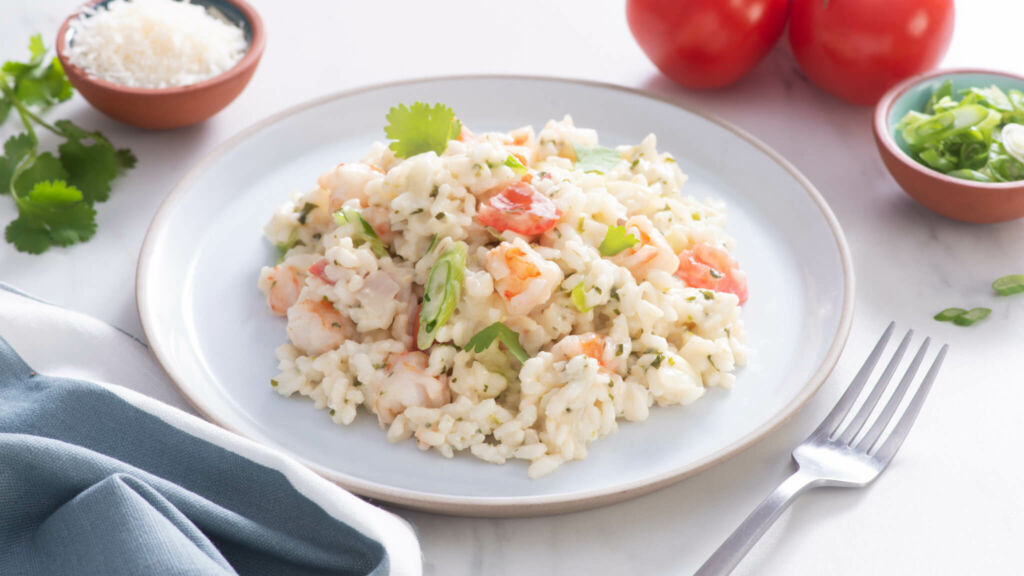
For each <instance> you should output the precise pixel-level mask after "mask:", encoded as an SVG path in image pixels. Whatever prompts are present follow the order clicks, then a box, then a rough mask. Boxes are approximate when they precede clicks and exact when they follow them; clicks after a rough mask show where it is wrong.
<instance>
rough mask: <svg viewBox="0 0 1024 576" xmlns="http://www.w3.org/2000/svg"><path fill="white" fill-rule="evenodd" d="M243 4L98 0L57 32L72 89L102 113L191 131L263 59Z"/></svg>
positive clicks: (255, 21)
mask: <svg viewBox="0 0 1024 576" xmlns="http://www.w3.org/2000/svg"><path fill="white" fill-rule="evenodd" d="M264 45H265V34H264V31H263V21H262V20H261V19H260V16H259V14H257V12H256V10H255V9H253V7H252V6H250V5H249V4H248V3H246V2H245V0H184V1H180V0H94V1H92V2H90V3H88V4H86V5H85V6H83V7H82V8H80V9H79V10H78V11H76V12H75V13H74V14H72V15H71V16H69V17H68V18H67V19H66V20H65V21H64V23H63V24H62V25H61V27H60V30H59V31H58V32H57V42H56V46H57V56H58V58H60V62H61V65H62V66H63V67H64V71H65V73H66V74H67V76H68V79H69V80H70V81H71V84H72V85H74V87H75V88H76V89H77V90H78V91H79V92H80V93H81V94H82V96H83V97H84V98H85V99H86V100H87V101H88V102H89V103H90V104H92V105H93V106H94V107H95V108H96V109H97V110H99V111H100V112H103V113H104V114H106V115H107V116H110V117H111V118H114V119H115V120H119V121H121V122H124V123H126V124H131V125H133V126H137V127H139V128H146V129H151V130H167V129H172V128H181V127H184V126H190V125H192V124H197V123H199V122H202V121H203V120H206V119H207V118H209V117H211V116H213V115H214V114H216V113H217V112H220V111H221V110H222V109H223V108H224V107H225V106H227V105H228V104H230V103H231V102H232V101H233V100H234V99H235V98H236V97H237V96H238V95H239V94H240V93H241V92H242V90H243V89H244V88H245V86H246V85H247V84H248V83H249V80H250V79H251V78H252V75H253V72H255V71H256V65H257V64H258V63H259V60H260V57H261V56H262V55H263V47H264Z"/></svg>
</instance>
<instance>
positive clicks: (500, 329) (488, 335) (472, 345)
mask: <svg viewBox="0 0 1024 576" xmlns="http://www.w3.org/2000/svg"><path fill="white" fill-rule="evenodd" d="M495 340H498V341H499V342H501V343H502V344H504V345H505V348H508V351H509V353H510V354H512V356H514V357H515V358H516V360H519V361H520V362H526V361H527V360H529V359H530V355H529V354H527V353H526V350H524V349H523V346H522V344H520V343H519V333H518V332H516V331H515V330H513V329H511V328H509V327H508V326H505V325H504V324H502V323H501V322H495V323H494V324H491V325H490V326H488V327H487V328H484V329H483V330H481V331H479V332H477V333H476V334H475V335H474V336H473V337H472V338H470V339H469V342H466V346H465V347H464V348H465V349H466V350H469V351H470V352H483V351H484V350H487V349H488V348H490V347H491V344H493V343H494V341H495Z"/></svg>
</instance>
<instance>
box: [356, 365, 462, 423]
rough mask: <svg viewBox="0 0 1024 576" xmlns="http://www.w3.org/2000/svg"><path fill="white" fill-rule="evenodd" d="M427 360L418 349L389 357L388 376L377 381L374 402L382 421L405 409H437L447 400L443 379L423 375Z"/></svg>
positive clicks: (449, 392)
mask: <svg viewBox="0 0 1024 576" xmlns="http://www.w3.org/2000/svg"><path fill="white" fill-rule="evenodd" d="M428 361H429V358H428V357H427V355H426V354H425V353H424V352H420V351H414V352H405V353H402V354H396V355H394V356H392V357H391V358H390V359H389V361H388V375H387V377H386V378H384V380H383V382H381V384H380V390H379V392H378V394H377V401H376V402H375V403H374V406H375V407H376V409H377V419H379V420H380V422H381V423H382V424H390V423H391V422H392V421H393V420H394V419H395V416H398V415H399V414H401V413H402V412H405V409H406V408H409V407H412V406H423V407H425V408H440V407H441V406H444V405H445V404H447V403H448V402H449V401H450V400H451V390H449V389H448V381H447V378H445V377H444V376H442V377H441V378H440V379H439V378H435V377H433V376H431V375H429V374H427V364H428Z"/></svg>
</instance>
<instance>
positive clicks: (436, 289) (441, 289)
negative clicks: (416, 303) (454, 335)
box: [416, 242, 467, 350]
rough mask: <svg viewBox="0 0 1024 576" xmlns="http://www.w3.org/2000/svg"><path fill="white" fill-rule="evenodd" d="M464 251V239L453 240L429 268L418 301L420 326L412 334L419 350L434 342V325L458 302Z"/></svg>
mask: <svg viewBox="0 0 1024 576" xmlns="http://www.w3.org/2000/svg"><path fill="white" fill-rule="evenodd" d="M466 251H467V247H466V244H465V243H464V242H455V243H453V244H452V245H451V246H449V247H448V248H446V249H445V251H444V252H442V253H441V255H440V256H439V257H438V258H437V261H436V262H434V265H433V266H432V267H431V268H430V274H429V275H428V276H427V284H426V286H425V288H424V292H423V301H422V302H421V303H420V330H419V333H418V334H417V335H416V345H417V346H418V347H419V349H420V350H426V349H427V348H429V347H430V346H431V345H432V344H433V343H434V338H435V336H436V335H437V330H438V328H440V327H441V326H444V324H445V323H446V322H448V319H449V318H451V317H452V313H453V312H455V307H456V306H457V305H458V304H459V298H461V297H462V283H463V280H464V278H465V276H466Z"/></svg>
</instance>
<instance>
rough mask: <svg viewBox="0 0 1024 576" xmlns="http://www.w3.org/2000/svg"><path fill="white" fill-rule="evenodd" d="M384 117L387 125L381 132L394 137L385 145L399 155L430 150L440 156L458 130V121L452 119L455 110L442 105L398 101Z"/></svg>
mask: <svg viewBox="0 0 1024 576" xmlns="http://www.w3.org/2000/svg"><path fill="white" fill-rule="evenodd" d="M386 119H387V121H388V125H387V126H385V127H384V134H385V135H387V137H388V138H390V139H391V140H394V142H392V143H391V144H389V145H388V147H389V148H391V150H392V151H394V153H395V156H398V157H399V158H409V157H410V156H415V155H417V154H422V153H424V152H431V151H433V152H435V153H436V154H437V155H439V156H440V155H441V154H443V153H444V151H445V149H446V148H448V142H449V141H450V140H453V139H455V138H458V137H459V133H460V132H461V131H462V123H461V122H459V121H458V120H457V119H456V118H455V112H453V111H452V109H451V108H449V107H447V106H445V105H444V104H434V105H433V106H428V105H427V104H426V103H424V102H416V103H414V104H413V105H412V106H406V105H405V104H399V105H398V106H393V107H392V108H391V109H390V110H389V111H388V114H387V116H386Z"/></svg>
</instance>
